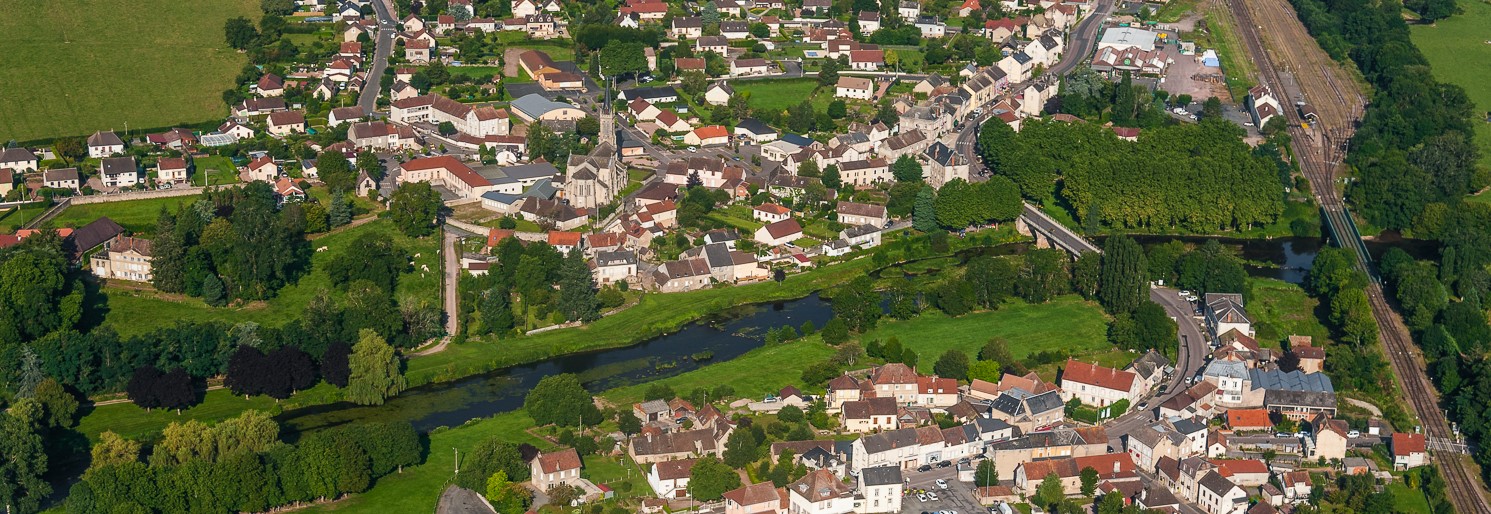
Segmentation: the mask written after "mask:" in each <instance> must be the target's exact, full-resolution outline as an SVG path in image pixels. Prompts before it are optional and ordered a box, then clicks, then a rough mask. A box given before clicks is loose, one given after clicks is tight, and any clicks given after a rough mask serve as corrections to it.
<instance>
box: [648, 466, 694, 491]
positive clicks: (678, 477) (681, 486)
mask: <svg viewBox="0 0 1491 514" xmlns="http://www.w3.org/2000/svg"><path fill="white" fill-rule="evenodd" d="M698 461H699V459H684V460H671V461H664V462H658V463H655V464H653V465H652V469H650V470H648V472H647V484H648V485H650V486H652V492H653V494H656V495H657V497H658V498H688V497H689V491H688V487H689V474H690V473H692V472H693V471H694V463H696V462H698Z"/></svg>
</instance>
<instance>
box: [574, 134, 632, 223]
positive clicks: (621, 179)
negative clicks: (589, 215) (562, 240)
mask: <svg viewBox="0 0 1491 514" xmlns="http://www.w3.org/2000/svg"><path fill="white" fill-rule="evenodd" d="M600 129H601V131H600V136H599V139H600V141H599V142H598V143H597V144H596V145H595V148H592V149H591V150H590V153H588V154H584V155H578V154H571V155H570V157H569V163H568V166H566V167H565V175H566V177H565V183H564V193H563V196H564V199H565V200H568V201H569V204H570V206H572V207H575V208H577V209H596V208H600V207H601V206H602V205H606V204H608V203H611V201H612V200H614V199H615V198H616V197H617V196H618V195H620V194H621V189H622V188H624V187H626V185H627V182H628V179H627V175H626V167H625V166H623V165H622V163H621V156H620V155H618V151H617V147H616V116H615V114H613V113H611V112H610V111H609V110H606V111H605V112H602V113H601V114H600Z"/></svg>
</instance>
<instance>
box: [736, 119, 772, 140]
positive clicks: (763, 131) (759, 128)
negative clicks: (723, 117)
mask: <svg viewBox="0 0 1491 514" xmlns="http://www.w3.org/2000/svg"><path fill="white" fill-rule="evenodd" d="M777 135H778V133H777V131H776V129H773V128H771V127H770V126H767V125H766V124H765V123H762V122H761V120H758V119H756V118H746V119H743V120H740V121H738V122H736V123H735V137H738V138H742V139H745V140H747V141H750V142H754V143H770V142H772V141H776V140H777Z"/></svg>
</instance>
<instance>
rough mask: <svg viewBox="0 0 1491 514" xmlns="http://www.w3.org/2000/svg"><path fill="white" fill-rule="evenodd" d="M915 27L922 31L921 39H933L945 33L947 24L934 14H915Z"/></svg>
mask: <svg viewBox="0 0 1491 514" xmlns="http://www.w3.org/2000/svg"><path fill="white" fill-rule="evenodd" d="M916 28H918V29H920V30H921V32H922V38H923V39H935V38H940V37H942V36H945V35H947V24H945V23H942V20H939V19H937V17H936V16H917V17H916Z"/></svg>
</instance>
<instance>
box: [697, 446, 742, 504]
mask: <svg viewBox="0 0 1491 514" xmlns="http://www.w3.org/2000/svg"><path fill="white" fill-rule="evenodd" d="M739 488H740V475H739V474H736V473H735V470H734V469H730V466H727V465H725V463H724V462H720V460H719V459H716V458H714V457H703V458H700V459H699V460H697V461H695V462H694V468H693V470H692V471H690V472H689V489H690V490H692V491H693V495H694V498H695V499H697V500H699V501H706V502H707V501H715V500H718V499H720V497H721V496H722V495H724V494H725V492H726V491H731V490H735V489H739Z"/></svg>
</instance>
